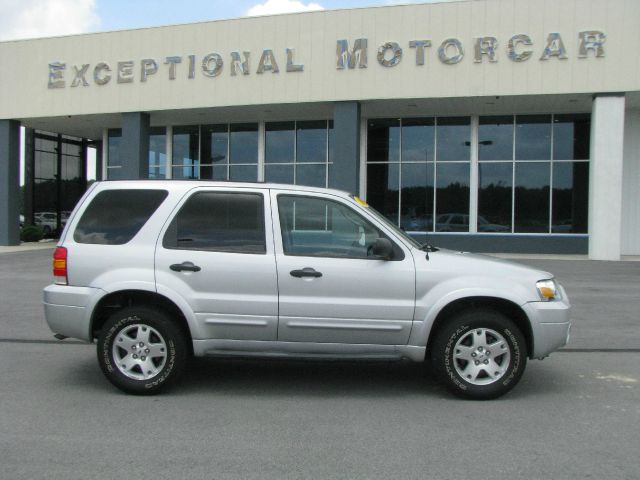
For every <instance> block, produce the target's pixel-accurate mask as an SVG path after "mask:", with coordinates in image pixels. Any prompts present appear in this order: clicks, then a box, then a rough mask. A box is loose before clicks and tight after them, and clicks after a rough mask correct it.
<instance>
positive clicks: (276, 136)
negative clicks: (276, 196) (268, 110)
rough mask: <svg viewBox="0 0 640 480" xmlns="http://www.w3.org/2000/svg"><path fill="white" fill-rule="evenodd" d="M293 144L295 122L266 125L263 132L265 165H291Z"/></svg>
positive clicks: (293, 152) (293, 156)
mask: <svg viewBox="0 0 640 480" xmlns="http://www.w3.org/2000/svg"><path fill="white" fill-rule="evenodd" d="M295 142H296V140H295V122H271V123H267V124H266V125H265V132H264V144H265V150H264V161H265V163H293V159H294V158H295V148H296V147H295ZM265 178H266V175H265Z"/></svg>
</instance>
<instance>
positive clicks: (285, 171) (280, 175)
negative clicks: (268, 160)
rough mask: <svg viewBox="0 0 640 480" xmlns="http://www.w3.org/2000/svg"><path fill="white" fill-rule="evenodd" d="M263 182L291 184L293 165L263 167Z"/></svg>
mask: <svg viewBox="0 0 640 480" xmlns="http://www.w3.org/2000/svg"><path fill="white" fill-rule="evenodd" d="M264 180H265V182H273V183H286V184H293V164H290V165H265V166H264Z"/></svg>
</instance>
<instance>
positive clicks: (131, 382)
mask: <svg viewBox="0 0 640 480" xmlns="http://www.w3.org/2000/svg"><path fill="white" fill-rule="evenodd" d="M187 355H188V349H187V343H186V338H185V335H184V333H183V332H182V330H181V329H180V327H179V326H178V325H177V324H176V323H175V322H174V321H172V320H171V318H170V317H169V316H168V315H167V314H166V313H165V312H163V311H162V310H158V309H155V308H151V307H128V308H124V309H122V310H119V311H118V312H116V313H114V314H113V315H111V317H109V319H108V320H107V321H106V323H105V325H104V327H103V328H102V331H101V333H100V336H99V337H98V362H99V364H100V368H101V369H102V372H103V373H104V375H105V376H106V377H107V379H108V380H109V381H110V382H111V383H112V384H113V385H115V386H116V387H118V388H119V389H120V390H122V391H124V392H126V393H132V394H136V395H153V394H156V393H159V392H160V391H161V390H163V389H165V388H166V387H168V386H169V385H171V384H172V383H174V382H175V381H176V380H177V379H178V378H179V377H180V375H181V374H182V371H183V370H184V368H185V365H186V363H187Z"/></svg>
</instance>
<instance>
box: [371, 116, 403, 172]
mask: <svg viewBox="0 0 640 480" xmlns="http://www.w3.org/2000/svg"><path fill="white" fill-rule="evenodd" d="M367 161H368V162H398V161H400V120H397V119H384V120H370V121H369V126H368V133H367Z"/></svg>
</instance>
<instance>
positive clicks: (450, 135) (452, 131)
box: [436, 117, 471, 162]
mask: <svg viewBox="0 0 640 480" xmlns="http://www.w3.org/2000/svg"><path fill="white" fill-rule="evenodd" d="M436 132H437V133H436V136H437V140H436V144H437V161H439V162H444V161H449V160H453V161H455V160H469V159H470V152H471V119H470V118H469V117H449V118H440V117H438V127H437V130H436Z"/></svg>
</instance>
